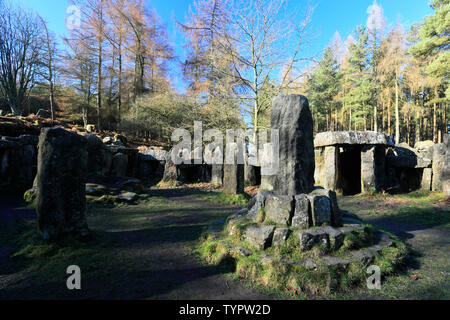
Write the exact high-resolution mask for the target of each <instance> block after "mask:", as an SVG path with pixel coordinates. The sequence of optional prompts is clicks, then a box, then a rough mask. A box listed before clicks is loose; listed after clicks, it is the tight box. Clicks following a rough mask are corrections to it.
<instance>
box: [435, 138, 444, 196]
mask: <svg viewBox="0 0 450 320" xmlns="http://www.w3.org/2000/svg"><path fill="white" fill-rule="evenodd" d="M445 151H446V150H445V145H444V144H443V143H439V144H435V145H434V150H433V183H432V190H433V191H437V192H441V191H442V172H443V171H444V165H445V153H446V152H445Z"/></svg>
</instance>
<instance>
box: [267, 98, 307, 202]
mask: <svg viewBox="0 0 450 320" xmlns="http://www.w3.org/2000/svg"><path fill="white" fill-rule="evenodd" d="M271 126H272V129H273V130H279V170H278V173H277V174H276V175H275V176H274V186H273V191H274V193H275V194H278V195H288V196H295V195H297V194H301V193H309V192H311V191H312V190H313V189H314V169H315V161H314V143H313V119H312V114H311V111H310V109H309V103H308V99H306V98H305V97H304V96H301V95H287V96H284V95H280V96H277V97H275V98H274V99H273V101H272V110H271Z"/></svg>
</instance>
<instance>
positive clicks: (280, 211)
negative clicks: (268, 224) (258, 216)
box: [265, 196, 294, 226]
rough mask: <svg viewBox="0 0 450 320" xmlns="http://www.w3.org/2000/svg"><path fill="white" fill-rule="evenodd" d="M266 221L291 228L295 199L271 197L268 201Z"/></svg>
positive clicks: (290, 197)
mask: <svg viewBox="0 0 450 320" xmlns="http://www.w3.org/2000/svg"><path fill="white" fill-rule="evenodd" d="M265 211H266V220H271V221H273V222H275V223H277V224H280V225H284V226H290V225H291V222H292V216H293V214H294V198H293V197H292V196H269V197H267V199H266V207H265Z"/></svg>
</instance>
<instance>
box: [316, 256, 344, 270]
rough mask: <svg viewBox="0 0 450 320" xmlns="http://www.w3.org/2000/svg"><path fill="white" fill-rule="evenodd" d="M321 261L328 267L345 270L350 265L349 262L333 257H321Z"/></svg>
mask: <svg viewBox="0 0 450 320" xmlns="http://www.w3.org/2000/svg"><path fill="white" fill-rule="evenodd" d="M322 261H323V262H324V263H325V264H326V265H327V266H329V267H338V268H347V267H348V266H349V265H350V260H347V259H342V258H339V257H333V256H325V257H322Z"/></svg>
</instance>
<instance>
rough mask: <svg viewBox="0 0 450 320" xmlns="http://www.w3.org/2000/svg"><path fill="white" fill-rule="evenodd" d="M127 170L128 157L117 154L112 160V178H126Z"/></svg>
mask: <svg viewBox="0 0 450 320" xmlns="http://www.w3.org/2000/svg"><path fill="white" fill-rule="evenodd" d="M127 168H128V156H126V155H125V154H123V153H118V154H116V155H114V157H113V158H112V174H113V176H114V177H119V178H122V177H126V176H127Z"/></svg>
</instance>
